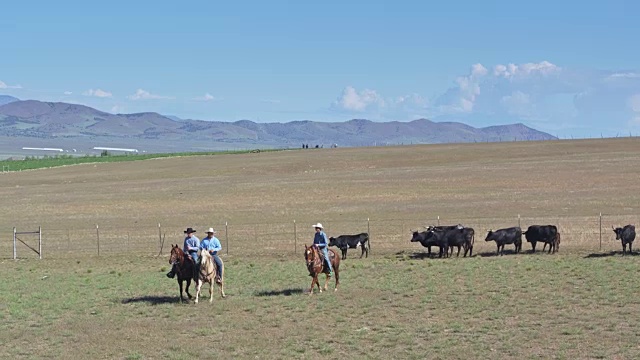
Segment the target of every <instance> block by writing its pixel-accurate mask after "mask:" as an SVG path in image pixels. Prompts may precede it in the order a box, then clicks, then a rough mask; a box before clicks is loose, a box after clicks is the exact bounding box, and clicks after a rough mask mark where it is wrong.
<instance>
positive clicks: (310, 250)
mask: <svg viewBox="0 0 640 360" xmlns="http://www.w3.org/2000/svg"><path fill="white" fill-rule="evenodd" d="M321 253H322V252H321V251H320V249H319V248H318V246H317V245H311V246H307V245H305V246H304V259H305V260H306V262H307V270H309V276H311V277H313V280H311V288H309V295H312V294H313V285H314V284H315V285H318V290H319V291H320V292H322V288H321V287H320V282H319V281H318V275H319V274H320V273H325V275H326V276H327V277H326V279H325V282H324V289H325V290H327V284H328V283H329V268H327V267H326V264H325V262H324V260H323V259H322V255H321ZM329 258H330V259H331V267H332V268H333V271H334V272H335V274H336V288H335V289H334V291H338V284H340V273H339V267H340V257H339V256H338V255H337V254H336V252H335V251H333V250H332V249H329Z"/></svg>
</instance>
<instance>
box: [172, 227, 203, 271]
mask: <svg viewBox="0 0 640 360" xmlns="http://www.w3.org/2000/svg"><path fill="white" fill-rule="evenodd" d="M195 232H196V231H195V230H193V229H192V228H190V227H189V228H187V230H185V231H184V233H185V234H186V236H185V238H184V246H183V248H182V251H184V253H185V254H187V255H188V256H189V257H191V259H192V260H193V264H194V265H195V266H194V267H193V277H194V278H196V277H197V275H198V260H199V259H198V249H199V248H200V239H198V238H197V237H196V236H195V235H193V234H194V233H195ZM175 275H176V264H173V266H172V267H171V271H169V272H168V273H167V277H169V278H173V277H174V276H175Z"/></svg>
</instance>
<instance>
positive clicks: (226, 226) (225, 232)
mask: <svg viewBox="0 0 640 360" xmlns="http://www.w3.org/2000/svg"><path fill="white" fill-rule="evenodd" d="M224 237H225V241H226V243H227V246H226V248H227V255H229V222H227V221H225V222H224Z"/></svg>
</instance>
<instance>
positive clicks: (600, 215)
mask: <svg viewBox="0 0 640 360" xmlns="http://www.w3.org/2000/svg"><path fill="white" fill-rule="evenodd" d="M600 251H602V213H600Z"/></svg>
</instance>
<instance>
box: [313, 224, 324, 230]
mask: <svg viewBox="0 0 640 360" xmlns="http://www.w3.org/2000/svg"><path fill="white" fill-rule="evenodd" d="M313 227H314V228H320V229H324V227H323V226H322V224H320V223H317V224H315V225H313Z"/></svg>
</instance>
